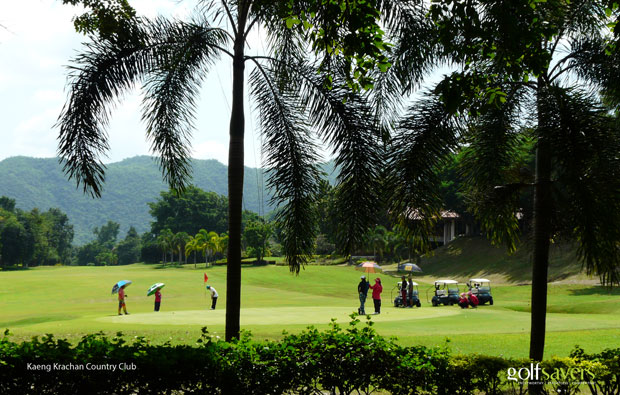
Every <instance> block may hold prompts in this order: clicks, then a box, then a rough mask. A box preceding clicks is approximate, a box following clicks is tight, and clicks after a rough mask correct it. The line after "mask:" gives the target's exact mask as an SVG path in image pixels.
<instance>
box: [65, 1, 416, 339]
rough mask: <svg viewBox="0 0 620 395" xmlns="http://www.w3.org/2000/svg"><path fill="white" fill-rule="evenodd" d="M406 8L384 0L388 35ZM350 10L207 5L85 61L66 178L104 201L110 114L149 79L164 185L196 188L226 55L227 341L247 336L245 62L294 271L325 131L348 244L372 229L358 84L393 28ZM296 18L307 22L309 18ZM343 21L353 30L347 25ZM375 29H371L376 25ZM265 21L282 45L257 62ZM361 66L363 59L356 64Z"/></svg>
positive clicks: (365, 118)
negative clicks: (197, 146)
mask: <svg viewBox="0 0 620 395" xmlns="http://www.w3.org/2000/svg"><path fill="white" fill-rule="evenodd" d="M406 2H408V1H406ZM406 2H402V1H401V2H392V1H389V2H388V1H384V2H379V7H380V9H381V11H386V12H385V15H386V16H387V20H386V26H397V25H399V23H397V21H396V20H397V19H398V18H399V17H401V16H402V13H400V12H399V4H401V3H406ZM350 3H351V2H342V4H336V3H334V4H332V3H331V2H330V4H323V3H321V2H316V1H297V2H293V3H287V2H279V1H278V2H272V1H259V0H221V1H201V2H200V5H201V7H199V9H198V13H197V15H196V17H195V18H194V19H193V20H191V21H189V22H182V21H176V20H175V21H167V20H164V19H157V20H153V21H151V20H146V19H138V18H134V19H133V20H131V21H130V23H126V24H121V25H120V27H119V29H121V30H119V32H118V34H111V35H110V34H107V35H103V34H100V35H99V36H96V37H92V40H91V42H90V43H89V44H87V45H86V48H85V50H84V51H83V52H82V54H80V55H78V57H77V58H76V59H75V60H74V65H73V66H72V70H73V72H72V74H71V81H70V92H69V99H68V102H67V103H66V105H65V107H64V109H63V112H62V114H61V116H60V118H59V121H58V125H59V127H60V137H59V141H60V142H59V150H58V151H59V156H60V157H61V161H62V163H63V165H64V170H65V172H66V173H67V174H68V175H69V177H70V178H73V179H75V180H76V181H77V184H78V185H82V186H83V187H84V191H85V192H90V193H91V194H92V195H93V196H100V195H101V186H102V183H103V181H104V174H105V172H104V170H105V167H104V165H103V164H102V162H101V161H100V159H99V158H100V156H101V155H102V154H104V153H105V151H107V150H108V148H109V147H108V143H107V135H106V133H105V131H104V128H105V126H107V124H108V119H109V105H110V104H111V103H113V102H114V101H115V100H116V99H118V98H120V97H122V95H123V93H124V92H125V91H126V90H127V89H129V88H131V87H133V86H134V84H138V83H142V85H143V88H144V92H145V98H144V111H143V118H144V120H145V121H146V124H147V137H148V138H149V140H150V141H151V143H152V150H153V151H154V153H156V154H158V156H159V157H160V159H159V161H160V167H161V168H162V173H163V177H164V179H165V180H166V181H167V182H168V183H169V184H170V186H171V188H173V189H175V190H179V191H181V190H183V188H184V187H185V186H186V185H187V181H188V178H189V176H190V172H191V169H190V162H189V153H190V150H189V146H190V142H189V139H190V136H191V132H192V120H193V116H194V112H195V97H196V94H197V91H198V87H199V85H200V83H201V82H202V81H203V80H204V79H205V77H206V75H207V74H208V72H209V69H210V67H211V66H212V65H213V64H214V63H215V62H216V61H218V60H219V59H220V58H221V57H227V58H228V59H229V60H230V61H232V105H231V106H232V108H231V113H230V128H229V137H230V143H229V160H228V199H229V223H228V237H229V239H228V253H227V258H228V266H227V280H226V292H227V295H226V339H227V340H230V339H232V338H236V337H238V335H239V315H240V302H241V299H240V296H241V293H240V292H241V291H240V287H241V210H242V199H243V158H244V153H243V141H244V131H245V126H244V125H245V122H244V117H245V114H244V109H243V101H244V92H245V83H246V81H245V74H244V73H245V68H246V65H248V64H249V65H251V66H253V71H252V72H251V74H250V77H249V79H248V82H249V83H250V85H251V89H250V93H251V95H252V97H253V99H254V102H255V104H256V105H257V107H258V108H259V110H260V116H261V119H260V127H261V133H262V136H263V141H264V147H263V148H264V150H263V151H264V153H265V155H266V159H265V160H264V166H265V167H267V168H269V170H270V177H269V179H268V182H267V185H268V186H269V187H272V188H274V190H275V194H274V198H273V201H274V203H276V204H281V205H282V206H283V207H282V208H281V210H280V211H279V214H278V217H277V218H276V220H277V221H278V222H279V223H280V228H281V229H282V230H283V231H282V245H283V249H284V251H285V253H286V256H287V262H288V264H289V266H290V268H291V271H292V272H294V273H299V270H300V267H301V266H303V265H304V264H305V263H306V262H307V260H308V259H309V257H310V256H311V254H312V251H313V246H314V237H315V226H313V224H314V223H315V220H316V218H315V215H314V207H315V204H314V200H315V193H314V191H315V189H316V187H317V185H318V182H319V170H318V167H317V161H318V159H319V155H318V154H317V150H316V145H315V143H314V137H313V136H314V135H317V132H318V136H317V137H318V138H319V139H321V140H322V141H323V142H324V143H325V146H327V147H331V149H332V150H333V152H334V153H335V155H336V164H337V165H338V166H339V167H340V170H341V171H340V178H339V184H340V185H341V186H342V188H340V189H339V191H340V194H339V198H340V200H341V202H342V203H341V208H342V213H343V216H342V221H341V223H342V224H343V231H341V232H340V235H341V236H340V239H341V243H340V245H342V246H343V249H345V250H351V249H352V247H354V246H355V245H356V244H359V243H360V241H361V239H362V235H363V233H364V232H365V230H366V228H367V227H368V225H369V224H371V223H373V219H374V218H373V212H374V210H375V208H376V207H377V204H376V202H377V200H378V197H377V194H378V188H375V185H376V182H375V178H376V177H375V176H376V174H377V173H378V170H377V169H378V167H379V166H380V164H379V162H380V161H379V158H380V155H379V145H380V136H379V134H378V133H377V131H376V130H375V128H374V123H373V122H372V119H373V117H372V111H371V109H370V107H369V106H368V105H367V104H366V103H365V98H364V97H362V96H361V95H360V94H359V93H356V92H352V91H351V89H350V88H349V85H351V81H352V78H351V74H353V70H355V72H356V73H357V74H356V75H355V76H354V78H358V79H359V80H361V81H365V82H363V84H367V81H368V80H367V78H366V77H365V75H364V74H365V72H366V66H365V65H366V64H368V63H372V62H369V60H370V59H375V58H376V57H377V56H379V55H380V53H381V49H382V46H381V45H382V40H381V37H382V34H383V33H382V31H381V29H379V24H378V22H377V18H378V15H379V14H378V13H375V12H374V9H368V7H374V6H371V5H370V2H359V4H357V6H353V4H352V3H351V4H350ZM394 4H396V5H394ZM341 5H344V6H345V7H344V10H343V9H342V8H340V6H341ZM334 6H335V8H334ZM291 7H293V8H292V9H291ZM309 10H314V11H312V12H307V11H309ZM334 12H335V14H334ZM356 13H357V14H356ZM291 15H302V16H303V17H304V18H305V19H304V22H305V23H300V20H299V19H297V18H294V17H291ZM369 16H370V18H369ZM333 17H336V18H337V20H338V21H339V22H340V23H337V24H334V23H333V21H334V19H333ZM366 25H370V26H371V27H372V29H368V30H364V29H363V27H364V26H366ZM222 26H226V28H224V27H222ZM258 26H262V27H263V28H264V31H265V32H266V34H267V36H268V38H267V40H266V42H265V43H266V44H267V46H268V47H269V50H268V51H267V53H265V54H264V55H252V56H250V55H248V54H247V53H246V51H247V47H246V43H247V37H248V34H250V32H251V31H252V30H253V29H254V28H256V27H258ZM308 29H310V30H311V32H310V34H306V33H307V32H308ZM362 32H364V34H362ZM311 43H313V44H311ZM366 44H368V45H366ZM312 45H314V46H312ZM334 45H335V47H334ZM334 48H336V50H334ZM344 49H346V50H344ZM314 54H316V55H318V56H315V55H314ZM359 54H361V55H359ZM358 55H359V56H358ZM379 57H380V56H379ZM354 59H359V60H360V61H359V62H357V65H356V66H354V67H353V68H352V67H351V65H352V63H355V62H353V60H354ZM382 67H387V65H386V64H383V65H382ZM330 88H331V89H330Z"/></svg>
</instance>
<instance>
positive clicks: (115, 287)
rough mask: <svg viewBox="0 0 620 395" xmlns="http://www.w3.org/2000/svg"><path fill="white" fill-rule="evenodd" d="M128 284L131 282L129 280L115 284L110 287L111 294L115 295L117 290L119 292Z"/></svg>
mask: <svg viewBox="0 0 620 395" xmlns="http://www.w3.org/2000/svg"><path fill="white" fill-rule="evenodd" d="M129 284H131V281H129V280H121V281H119V282H117V283H116V284H114V286H113V287H112V293H113V294H115V293H117V292H118V290H119V289H121V287H122V286H123V285H126V286H127V285H129Z"/></svg>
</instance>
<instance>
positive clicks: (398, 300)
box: [392, 281, 422, 307]
mask: <svg viewBox="0 0 620 395" xmlns="http://www.w3.org/2000/svg"><path fill="white" fill-rule="evenodd" d="M412 282H413V292H412V294H411V295H407V297H408V298H409V299H410V300H411V304H412V305H413V306H417V307H420V306H422V304H421V303H420V297H419V292H418V283H416V282H415V281H412ZM401 286H402V283H401V282H400V281H399V282H398V283H396V287H394V288H393V289H392V293H393V292H394V289H396V288H398V293H397V294H396V297H395V298H394V307H406V305H405V304H403V297H402V293H401V289H400V288H401Z"/></svg>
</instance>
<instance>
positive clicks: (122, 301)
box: [118, 285, 129, 315]
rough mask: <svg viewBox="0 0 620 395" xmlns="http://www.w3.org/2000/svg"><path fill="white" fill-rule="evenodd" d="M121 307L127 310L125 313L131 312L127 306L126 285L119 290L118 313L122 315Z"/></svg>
mask: <svg viewBox="0 0 620 395" xmlns="http://www.w3.org/2000/svg"><path fill="white" fill-rule="evenodd" d="M121 307H122V308H123V311H124V312H125V314H126V315H128V314H129V313H128V312H127V306H126V305H125V286H124V285H123V286H122V287H121V288H120V289H119V290H118V315H122V314H121Z"/></svg>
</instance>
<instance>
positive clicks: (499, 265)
mask: <svg viewBox="0 0 620 395" xmlns="http://www.w3.org/2000/svg"><path fill="white" fill-rule="evenodd" d="M531 254H532V246H531V245H529V244H528V243H527V242H524V243H523V244H522V245H521V246H519V248H518V249H517V251H516V252H515V253H514V254H508V253H507V252H506V248H505V247H504V246H493V245H491V243H490V242H489V241H488V240H487V239H485V238H483V237H461V238H458V239H456V240H454V241H453V242H452V243H450V244H448V245H447V246H445V247H442V248H438V249H437V250H435V252H434V254H433V255H431V256H428V257H424V258H422V263H421V265H420V266H421V267H422V269H423V270H424V273H425V274H427V275H430V276H434V277H450V276H452V277H458V278H456V280H466V279H469V278H475V277H488V278H489V279H490V280H495V281H500V282H509V283H529V282H530V281H531V279H532V257H531ZM558 281H562V282H579V283H584V282H588V283H591V284H595V283H598V279H597V278H589V277H587V276H586V275H585V274H583V273H582V270H581V264H580V263H579V262H578V261H577V259H576V257H575V249H574V248H573V247H571V246H570V245H567V244H552V245H551V250H550V256H549V282H558Z"/></svg>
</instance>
